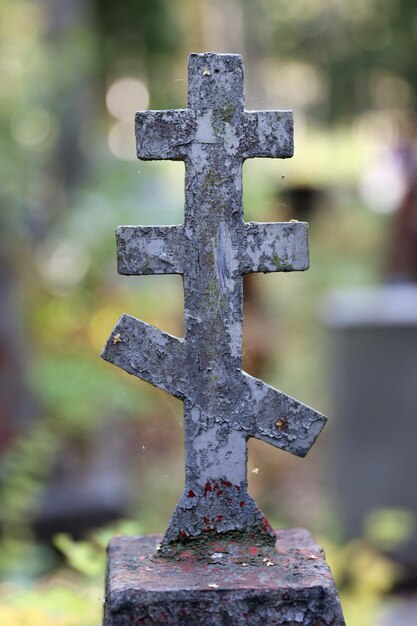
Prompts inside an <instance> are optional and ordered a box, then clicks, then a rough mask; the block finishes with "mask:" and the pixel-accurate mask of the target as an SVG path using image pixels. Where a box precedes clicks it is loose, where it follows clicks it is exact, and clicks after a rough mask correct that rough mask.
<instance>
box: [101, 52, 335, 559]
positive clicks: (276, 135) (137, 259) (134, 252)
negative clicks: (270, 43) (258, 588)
mask: <svg viewBox="0 0 417 626" xmlns="http://www.w3.org/2000/svg"><path fill="white" fill-rule="evenodd" d="M136 140H137V154H138V158H139V159H143V160H157V159H171V160H177V161H179V160H181V161H184V162H185V218H184V224H181V225H178V226H154V227H145V226H121V227H119V228H118V229H117V231H116V238H117V256H118V271H119V273H121V274H127V275H132V274H134V275H138V274H165V273H167V274H182V276H183V281H184V311H185V312H184V317H185V319H184V338H183V339H180V338H177V337H173V336H172V335H169V334H167V333H164V332H162V331H161V330H159V329H157V328H155V327H153V326H150V325H148V324H146V323H145V322H142V321H140V320H138V319H136V318H134V317H131V316H130V315H122V317H121V318H120V320H119V321H118V323H117V325H116V326H115V328H114V330H113V332H112V334H111V336H110V338H109V339H108V341H107V344H106V346H105V347H104V349H103V352H102V357H103V358H104V359H106V360H107V361H109V362H111V363H113V364H114V365H117V366H118V367H121V368H122V369H124V370H125V371H126V372H128V373H129V374H133V375H135V376H137V377H138V378H141V379H142V380H145V381H147V382H149V383H151V384H153V385H155V386H156V387H159V388H160V389H164V390H165V391H167V392H168V393H170V394H172V395H173V396H176V397H177V398H181V399H182V400H183V401H184V428H185V488H184V490H183V493H182V495H181V497H180V500H179V502H178V504H177V507H176V510H175V512H174V514H173V517H172V519H171V522H170V524H169V527H168V530H167V532H166V534H165V536H164V539H163V542H162V550H164V549H166V550H168V551H169V549H170V546H172V545H173V544H177V543H178V542H187V541H189V540H191V539H194V538H197V537H204V536H208V537H215V536H218V535H220V534H223V533H237V534H238V535H239V536H243V537H244V536H248V537H249V536H250V537H251V538H252V539H253V538H254V537H257V538H258V539H259V540H261V541H264V542H265V543H268V542H272V543H273V542H274V541H275V534H274V532H273V530H272V529H271V527H270V525H269V524H268V522H267V520H266V519H265V517H264V516H263V514H262V513H261V511H260V510H259V509H258V507H257V505H256V504H255V502H254V501H253V500H252V499H251V498H250V496H249V495H248V493H247V440H248V438H249V437H256V438H257V439H261V440H262V441H266V442H267V443H270V444H271V445H273V446H276V447H277V448H282V449H283V450H287V451H289V452H291V453H293V454H296V455H298V456H304V455H305V454H306V453H307V452H308V450H309V449H310V447H311V446H312V445H313V443H314V441H315V439H316V437H317V436H318V435H319V433H320V432H321V430H322V428H323V427H324V425H325V422H326V418H325V417H324V416H323V415H321V414H320V413H318V412H316V411H314V410H313V409H311V408H309V407H307V406H305V405H304V404H301V403H300V402H298V401H297V400H295V399H293V398H291V397H289V396H287V395H285V394H284V393H282V392H281V391H278V390H276V389H274V388H273V387H270V386H269V385H267V384H265V383H263V382H262V381H261V380H258V379H256V378H253V377H252V376H249V375H248V374H247V373H245V372H244V371H242V318H243V275H244V274H248V273H250V272H289V271H294V270H306V269H307V268H308V265H309V260H308V240H307V234H308V233H307V224H306V223H301V222H277V223H256V222H244V221H243V205H242V165H243V162H244V160H245V159H249V158H253V157H270V158H271V157H279V158H288V157H291V156H292V154H293V120H292V113H291V112H290V111H245V109H244V87H243V66H242V60H241V57H240V56H239V55H229V54H227V55H221V54H214V53H206V54H191V55H190V57H189V64H188V108H187V109H180V110H168V111H145V112H139V113H137V114H136Z"/></svg>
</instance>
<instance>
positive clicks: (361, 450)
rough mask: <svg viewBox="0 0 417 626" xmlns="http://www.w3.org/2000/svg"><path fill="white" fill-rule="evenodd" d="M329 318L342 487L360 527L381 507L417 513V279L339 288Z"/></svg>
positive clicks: (346, 508)
mask: <svg viewBox="0 0 417 626" xmlns="http://www.w3.org/2000/svg"><path fill="white" fill-rule="evenodd" d="M324 319H325V322H326V324H327V325H328V327H329V328H330V329H331V339H332V341H331V343H332V357H331V363H330V371H331V389H332V391H333V394H334V403H335V407H334V408H335V415H336V419H335V420H334V423H333V442H332V444H333V457H334V480H335V490H336V493H337V494H338V498H339V502H340V506H341V510H342V515H343V519H344V521H345V523H346V527H347V529H348V530H349V532H350V533H351V534H352V535H356V534H358V533H361V532H362V530H363V524H364V522H365V520H366V517H367V515H368V514H369V513H370V512H372V511H374V510H376V509H384V508H394V509H406V510H409V511H411V512H414V513H417V491H416V485H415V476H416V475H417V455H416V441H417V421H416V415H417V287H415V286H411V285H409V286H406V285H395V286H386V287H380V288H372V289H371V288H370V289H355V290H353V289H352V290H345V291H337V292H334V293H333V294H332V295H330V296H329V297H328V299H327V301H326V304H325V308H324ZM416 548H417V545H416V546H414V551H415V554H414V558H415V559H416V558H417V549H416Z"/></svg>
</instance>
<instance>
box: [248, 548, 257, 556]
mask: <svg viewBox="0 0 417 626" xmlns="http://www.w3.org/2000/svg"><path fill="white" fill-rule="evenodd" d="M248 552H249V554H250V555H251V556H256V555H257V554H258V552H259V548H257V547H256V546H250V548H249V550H248Z"/></svg>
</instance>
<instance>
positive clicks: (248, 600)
mask: <svg viewBox="0 0 417 626" xmlns="http://www.w3.org/2000/svg"><path fill="white" fill-rule="evenodd" d="M276 539H277V542H276V546H275V547H274V546H265V545H264V544H259V543H257V542H256V541H249V542H248V543H246V544H242V542H241V541H240V540H239V541H234V540H233V539H232V540H231V541H226V540H224V539H223V540H222V538H221V537H219V538H216V539H215V540H213V542H212V543H210V544H209V545H206V549H207V548H208V550H206V549H205V550H204V551H201V550H199V548H198V547H194V548H193V549H190V548H189V547H188V546H187V545H185V544H184V546H183V548H182V550H179V551H178V553H177V557H176V559H175V560H167V559H165V558H161V557H160V556H158V552H157V545H158V543H159V542H160V541H161V537H160V536H151V537H149V536H147V537H118V538H115V539H113V540H112V541H111V543H110V546H109V560H108V572H107V588H106V601H105V622H104V623H105V626H134V625H135V626H139V624H140V625H143V626H156V625H161V624H164V626H174V625H175V626H176V625H178V626H179V625H181V626H239V625H240V624H242V625H243V624H244V625H245V626H255V625H256V626H261V625H262V626H265V625H269V624H277V625H280V626H301V625H303V626H319V625H320V626H343V625H344V623H345V622H344V620H343V616H342V612H341V608H340V603H339V599H338V597H337V593H336V589H335V586H334V582H333V578H332V575H331V573H330V570H329V568H328V566H327V565H326V563H325V561H324V559H323V555H322V552H321V550H320V548H319V547H318V546H317V545H316V544H315V543H314V541H313V540H312V538H311V536H310V535H309V533H308V532H307V531H305V530H303V529H293V530H281V531H277V533H276Z"/></svg>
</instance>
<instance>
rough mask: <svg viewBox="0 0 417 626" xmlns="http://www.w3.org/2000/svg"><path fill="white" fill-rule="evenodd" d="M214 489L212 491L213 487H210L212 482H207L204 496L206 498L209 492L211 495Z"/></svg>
mask: <svg viewBox="0 0 417 626" xmlns="http://www.w3.org/2000/svg"><path fill="white" fill-rule="evenodd" d="M211 491H212V489H211V485H210V481H209V480H208V481H207V482H206V486H205V487H204V495H205V496H206V495H207V494H208V493H209V492H210V493H211Z"/></svg>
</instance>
